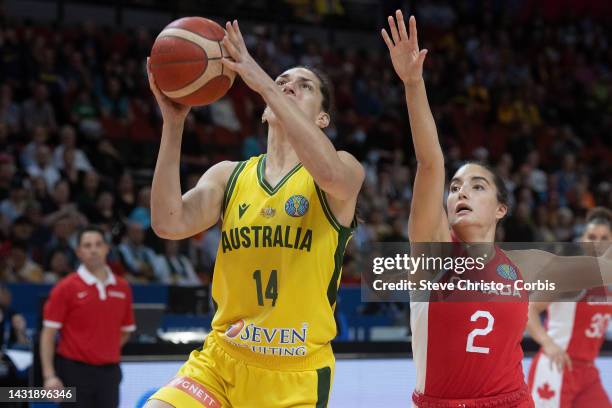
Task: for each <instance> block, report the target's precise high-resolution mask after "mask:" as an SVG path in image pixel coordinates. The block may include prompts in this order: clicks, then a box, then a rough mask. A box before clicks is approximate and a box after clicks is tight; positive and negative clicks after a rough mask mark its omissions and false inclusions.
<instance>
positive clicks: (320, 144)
mask: <svg viewBox="0 0 612 408" xmlns="http://www.w3.org/2000/svg"><path fill="white" fill-rule="evenodd" d="M225 29H226V31H227V36H226V37H225V38H224V40H223V45H224V46H225V48H226V49H227V51H228V53H229V54H230V56H231V57H232V59H233V61H231V60H229V59H223V63H224V64H225V65H226V66H227V67H228V68H229V69H231V70H234V71H236V72H237V73H238V74H239V75H240V77H241V78H242V79H243V80H244V82H245V83H246V84H247V85H248V86H249V87H250V88H251V89H253V90H254V91H255V92H257V93H259V94H260V95H261V96H262V97H263V99H264V101H265V102H266V104H267V106H268V107H269V109H271V110H272V112H273V113H274V115H275V116H276V118H278V120H279V121H280V123H281V125H282V128H283V130H284V133H285V134H286V135H287V138H288V139H289V142H290V143H291V146H292V147H293V149H294V150H295V152H296V154H297V156H298V158H299V159H300V162H301V163H302V164H303V165H304V167H305V168H306V169H307V170H308V172H309V173H310V174H311V175H312V177H313V178H314V180H315V181H316V183H317V184H318V185H319V186H320V187H321V188H322V189H323V190H324V191H325V192H326V193H328V194H329V195H330V196H332V197H333V198H335V199H338V200H349V199H354V198H355V197H356V196H357V193H358V192H359V189H360V188H361V184H362V183H363V180H364V178H365V171H364V170H363V167H362V166H361V164H360V163H359V162H358V161H357V160H356V159H355V158H354V157H353V156H352V155H351V154H349V153H347V152H337V151H336V149H335V148H334V146H333V144H332V143H331V141H330V140H329V138H328V137H327V136H326V135H325V133H323V131H322V130H321V129H322V128H325V127H327V125H328V124H329V121H330V117H329V113H328V112H321V113H320V114H319V115H318V117H317V120H316V123H313V121H312V120H311V119H310V118H308V117H307V116H306V114H305V113H304V112H303V111H302V110H301V109H300V108H299V107H298V106H297V104H296V103H295V102H294V101H293V100H292V99H291V98H289V97H288V96H287V94H290V93H292V92H294V89H291V87H294V86H305V87H308V86H313V85H314V84H308V83H307V82H308V81H303V80H302V81H301V82H300V81H295V82H292V84H291V85H288V86H283V84H277V83H275V82H274V81H273V80H272V78H270V76H269V75H268V74H266V73H265V71H264V70H263V69H262V68H261V67H260V66H259V65H258V64H257V62H255V60H253V58H252V57H251V55H250V54H249V52H248V50H247V48H246V44H245V43H244V39H243V38H242V34H241V33H240V28H239V27H238V22H237V21H236V20H234V22H233V23H229V22H228V23H227V24H226V26H225ZM312 91H313V92H317V89H316V87H314V86H313V88H312Z"/></svg>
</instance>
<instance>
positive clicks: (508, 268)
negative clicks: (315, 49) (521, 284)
mask: <svg viewBox="0 0 612 408" xmlns="http://www.w3.org/2000/svg"><path fill="white" fill-rule="evenodd" d="M497 274H498V275H499V276H501V277H502V278H505V279H510V280H516V278H517V275H516V269H514V267H513V266H512V265H508V264H501V265H498V266H497Z"/></svg>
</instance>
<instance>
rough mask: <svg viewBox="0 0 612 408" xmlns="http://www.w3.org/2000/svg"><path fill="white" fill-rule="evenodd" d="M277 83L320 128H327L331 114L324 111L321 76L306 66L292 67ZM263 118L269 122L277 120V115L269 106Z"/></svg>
mask: <svg viewBox="0 0 612 408" xmlns="http://www.w3.org/2000/svg"><path fill="white" fill-rule="evenodd" d="M275 82H276V84H277V85H278V86H279V87H280V88H281V89H282V91H283V93H284V94H285V95H287V96H288V97H289V98H290V99H291V100H292V101H294V102H295V103H296V105H297V106H298V107H299V108H300V110H301V111H302V112H304V114H305V115H306V116H307V117H308V118H311V119H312V121H313V122H315V123H316V124H317V126H319V127H320V128H325V127H327V125H328V124H329V115H328V114H327V113H326V112H323V111H322V110H321V109H322V106H321V104H322V102H323V95H322V94H321V82H320V81H319V78H317V76H316V75H315V74H314V73H313V72H312V71H310V70H308V69H306V68H292V69H289V70H287V71H285V72H283V73H282V74H281V75H279V76H278V78H276V81H275ZM262 119H263V120H265V121H266V122H268V123H269V124H273V123H275V122H276V120H277V119H276V116H275V115H274V113H273V112H272V110H271V109H270V108H269V107H266V109H265V110H264V113H263V117H262Z"/></svg>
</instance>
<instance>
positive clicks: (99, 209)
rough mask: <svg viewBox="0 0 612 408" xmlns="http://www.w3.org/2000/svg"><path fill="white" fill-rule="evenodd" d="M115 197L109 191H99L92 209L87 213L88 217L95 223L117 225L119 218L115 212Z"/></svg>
mask: <svg viewBox="0 0 612 408" xmlns="http://www.w3.org/2000/svg"><path fill="white" fill-rule="evenodd" d="M114 207H115V197H114V196H113V193H111V192H110V191H101V192H100V194H98V198H97V200H96V206H95V208H94V210H93V211H92V212H91V213H90V214H88V219H89V221H90V222H91V223H93V224H96V225H102V224H104V225H107V226H108V227H111V228H112V227H114V226H117V225H118V224H119V223H120V222H121V219H120V218H119V217H118V216H117V214H116V212H115V208H114Z"/></svg>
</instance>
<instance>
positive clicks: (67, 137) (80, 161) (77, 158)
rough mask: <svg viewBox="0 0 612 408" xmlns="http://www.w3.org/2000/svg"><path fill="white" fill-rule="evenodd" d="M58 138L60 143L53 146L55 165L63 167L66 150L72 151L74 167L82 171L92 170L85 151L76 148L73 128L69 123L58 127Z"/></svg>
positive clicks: (59, 167)
mask: <svg viewBox="0 0 612 408" xmlns="http://www.w3.org/2000/svg"><path fill="white" fill-rule="evenodd" d="M60 138H61V141H62V143H61V144H60V145H59V146H57V147H56V148H55V150H54V151H53V161H54V164H55V166H56V167H57V168H58V169H60V170H62V169H64V162H65V158H64V152H65V151H66V150H73V151H74V160H73V163H74V168H75V169H77V170H82V171H90V170H92V167H91V163H89V159H87V156H86V155H85V153H84V152H83V151H82V150H81V149H78V148H77V146H76V133H75V131H74V128H73V127H72V126H70V125H65V126H62V128H61V129H60Z"/></svg>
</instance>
